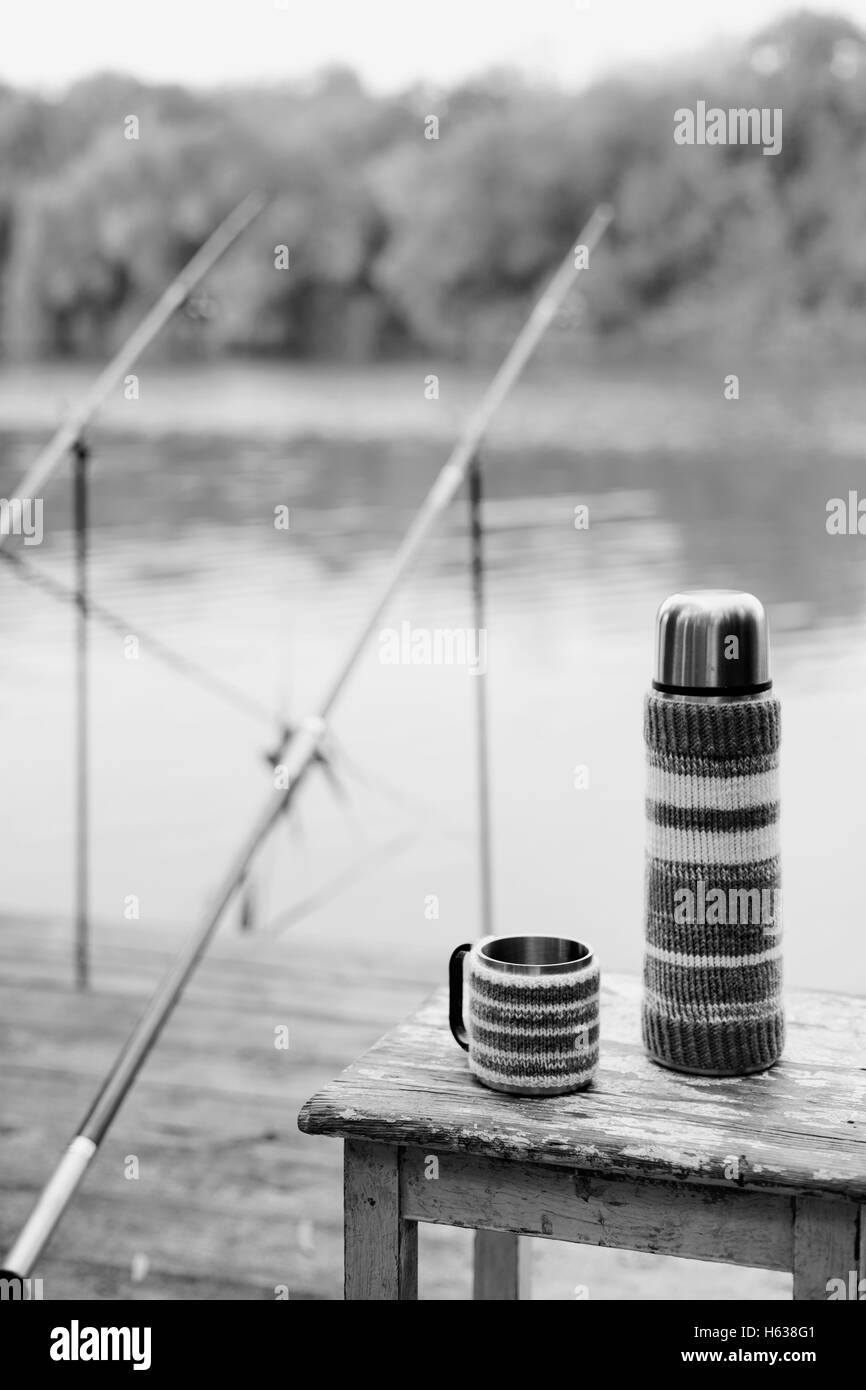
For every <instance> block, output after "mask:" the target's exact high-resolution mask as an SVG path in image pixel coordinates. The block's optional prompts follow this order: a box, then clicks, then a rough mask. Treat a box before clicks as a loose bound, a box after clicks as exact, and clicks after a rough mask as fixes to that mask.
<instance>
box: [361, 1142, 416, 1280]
mask: <svg viewBox="0 0 866 1390" xmlns="http://www.w3.org/2000/svg"><path fill="white" fill-rule="evenodd" d="M399 1160H400V1150H399V1149H398V1148H397V1147H396V1146H395V1145H391V1144H370V1143H368V1142H367V1141H366V1140H356V1139H346V1140H345V1142H344V1145H343V1237H344V1250H345V1284H344V1287H345V1297H346V1298H347V1299H352V1300H363V1301H365V1302H374V1301H379V1300H383V1299H387V1300H391V1299H394V1300H397V1299H402V1300H410V1299H416V1298H417V1297H418V1225H417V1222H415V1221H406V1220H404V1219H403V1217H402V1216H401V1214H400V1168H399Z"/></svg>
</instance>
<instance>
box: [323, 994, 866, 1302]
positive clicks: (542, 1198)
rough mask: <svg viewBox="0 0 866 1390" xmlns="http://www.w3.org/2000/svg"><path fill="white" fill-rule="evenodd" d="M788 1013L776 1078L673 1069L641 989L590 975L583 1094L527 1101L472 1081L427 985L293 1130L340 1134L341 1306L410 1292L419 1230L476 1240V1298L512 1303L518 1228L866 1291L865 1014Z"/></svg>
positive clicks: (853, 1010)
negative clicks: (663, 1056) (650, 1049)
mask: <svg viewBox="0 0 866 1390" xmlns="http://www.w3.org/2000/svg"><path fill="white" fill-rule="evenodd" d="M787 1005H788V1043H787V1047H786V1051H785V1056H784V1058H783V1060H782V1061H781V1062H780V1063H779V1064H778V1066H776V1067H774V1068H773V1069H772V1070H771V1071H769V1072H764V1073H762V1074H760V1075H758V1076H748V1077H741V1078H734V1079H724V1080H718V1079H715V1078H713V1079H705V1078H700V1077H688V1076H680V1075H678V1074H676V1073H674V1072H670V1071H665V1070H664V1069H663V1068H661V1067H658V1066H656V1065H655V1064H654V1063H652V1062H650V1061H649V1059H648V1058H647V1057H646V1055H645V1053H644V1051H643V1048H642V1046H641V1042H640V1031H639V1030H640V1023H639V1019H640V985H639V982H638V981H637V980H635V979H631V978H628V977H623V976H610V975H609V976H604V977H603V978H602V1012H601V1019H602V1041H601V1067H600V1071H599V1076H598V1079H597V1081H596V1083H595V1086H594V1087H593V1088H592V1089H591V1090H589V1091H584V1092H581V1093H578V1094H576V1095H572V1096H562V1097H557V1098H555V1099H550V1100H529V1099H523V1098H519V1097H512V1096H506V1095H500V1094H498V1093H496V1092H494V1091H489V1090H487V1089H486V1088H485V1087H483V1086H481V1085H480V1084H479V1083H478V1082H477V1081H476V1080H475V1079H474V1077H473V1076H472V1075H471V1073H470V1071H469V1068H468V1064H467V1059H466V1054H465V1052H463V1051H461V1049H460V1048H458V1047H457V1045H456V1043H455V1042H454V1041H453V1039H452V1038H451V1035H450V1033H449V1030H448V1022H447V1017H448V1007H447V1000H446V992H445V990H442V991H439V992H437V993H436V994H434V995H433V996H432V997H431V998H430V999H428V1000H427V1002H426V1003H425V1004H424V1005H423V1006H422V1007H421V1008H420V1009H419V1010H418V1011H417V1013H415V1014H413V1015H412V1016H411V1017H410V1018H408V1019H407V1020H406V1021H405V1022H404V1023H402V1024H400V1025H399V1027H397V1028H395V1029H393V1030H392V1031H391V1032H390V1033H387V1034H386V1035H385V1036H384V1037H383V1038H382V1039H380V1041H379V1042H378V1043H377V1044H376V1045H375V1047H373V1048H371V1050H370V1051H369V1052H367V1053H365V1054H364V1055H363V1056H362V1057H360V1058H359V1059H358V1060H357V1061H356V1062H354V1063H353V1064H352V1065H351V1066H350V1067H349V1068H348V1069H347V1070H346V1071H344V1072H343V1073H342V1075H341V1076H339V1077H338V1078H337V1079H336V1080H335V1081H334V1082H332V1083H331V1085H330V1086H328V1087H327V1088H326V1089H325V1090H324V1091H321V1092H319V1093H318V1094H317V1095H315V1096H313V1098H312V1099H311V1100H309V1101H308V1102H307V1104H306V1105H305V1106H304V1108H303V1110H302V1111H301V1114H300V1117H299V1125H300V1128H301V1129H302V1130H304V1131H305V1132H306V1133H308V1134H327V1135H333V1136H334V1137H338V1138H342V1139H343V1140H344V1141H345V1150H344V1173H345V1178H344V1183H345V1185H344V1194H345V1202H344V1228H345V1294H346V1298H347V1299H364V1300H371V1299H414V1298H416V1297H417V1250H418V1245H417V1231H418V1226H417V1223H418V1222H419V1221H430V1222H436V1223H440V1224H444V1225H449V1226H463V1227H470V1228H472V1229H474V1230H476V1231H477V1233H478V1234H477V1235H476V1243H475V1297H476V1298H482V1299H513V1298H517V1297H519V1296H520V1292H521V1270H520V1263H519V1262H520V1254H519V1249H518V1237H519V1236H520V1235H533V1236H548V1237H550V1238H551V1239H553V1240H567V1241H574V1242H576V1243H579V1244H590V1245H604V1246H613V1247H619V1248H622V1249H627V1250H641V1251H651V1252H655V1253H659V1254H664V1255H680V1256H687V1257H690V1258H692V1259H698V1260H716V1261H720V1262H723V1263H728V1264H736V1265H750V1266H755V1267H759V1268H763V1269H775V1270H791V1271H793V1275H794V1298H796V1299H826V1298H828V1297H830V1296H831V1295H832V1294H834V1293H835V1296H837V1297H839V1296H846V1294H847V1296H850V1295H851V1293H852V1292H853V1291H854V1290H856V1289H857V1288H858V1287H860V1288H861V1296H866V1282H864V1283H863V1284H862V1286H861V1285H860V1281H861V1280H864V1281H866V1006H864V1003H863V1001H862V1000H860V999H856V998H854V997H851V996H848V995H841V994H813V993H800V994H794V995H791V996H790V997H789V999H788V1001H787ZM832 1280H839V1281H842V1283H841V1284H833V1283H830V1281H832ZM842 1287H844V1289H845V1290H846V1294H840V1289H841V1288H842ZM524 1294H525V1290H524Z"/></svg>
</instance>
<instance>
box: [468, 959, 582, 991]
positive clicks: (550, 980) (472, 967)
mask: <svg viewBox="0 0 866 1390" xmlns="http://www.w3.org/2000/svg"><path fill="white" fill-rule="evenodd" d="M597 970H598V965H597V964H596V961H595V957H594V956H590V958H589V959H588V961H587V963H586V964H585V965H576V966H575V967H574V969H573V970H565V971H561V972H560V973H559V974H557V973H556V972H555V971H554V972H552V973H550V974H548V975H529V974H527V973H525V972H524V971H522V970H520V971H511V970H495V969H491V967H490V966H489V965H485V964H484V962H483V961H482V960H481V959H480V957H479V956H478V954H477V953H476V951H474V950H473V951H472V953H471V954H470V957H469V973H470V978H471V977H472V976H473V975H476V976H478V977H479V979H482V980H484V981H485V982H486V983H487V984H491V985H498V986H499V987H500V989H504V990H507V989H513V988H520V989H532V990H554V991H555V990H562V989H565V988H571V986H572V985H579V984H582V983H583V982H584V981H585V980H588V979H589V978H590V977H591V975H592V974H593V972H595V971H597ZM498 1002H499V1001H498V1000H497V1003H498Z"/></svg>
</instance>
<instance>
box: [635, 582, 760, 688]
mask: <svg viewBox="0 0 866 1390" xmlns="http://www.w3.org/2000/svg"><path fill="white" fill-rule="evenodd" d="M771 685H772V681H771V680H770V640H769V629H768V626H767V615H766V613H765V612H764V607H763V604H761V603H760V602H759V600H758V599H756V598H755V596H754V594H746V593H742V592H740V591H739V590H737V589H694V590H691V591H690V592H689V593H684V594H671V596H670V598H666V599H665V601H664V603H663V604H662V606H661V608H660V609H659V611H658V616H657V618H656V670H655V679H654V681H653V687H654V688H655V689H656V690H661V691H663V692H665V693H668V694H672V695H729V696H730V695H756V694H758V693H759V692H760V691H762V690H769V689H770V686H771Z"/></svg>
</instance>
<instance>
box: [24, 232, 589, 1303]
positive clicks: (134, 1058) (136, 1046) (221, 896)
mask: <svg viewBox="0 0 866 1390" xmlns="http://www.w3.org/2000/svg"><path fill="white" fill-rule="evenodd" d="M612 216H613V213H612V210H611V209H610V208H609V207H607V206H604V205H603V206H601V207H598V208H597V209H596V211H595V212H594V213H593V214H592V216H591V217H590V219H589V222H588V223H587V224H586V226H585V227H584V229H583V231H582V232H581V234H580V236H579V238H578V242H577V245H578V246H581V247H585V248H586V250H587V252H588V254H589V256H591V255H592V253H593V252H594V250H595V248H596V247H597V245H598V243H599V242H600V240H601V238H602V237H603V236H604V233H605V231H606V230H607V228H608V226H609V225H610V222H611V219H612ZM584 264H585V261H584V258H583V257H581V258H579V259H578V257H577V256H576V255H575V253H574V249H573V248H570V249H569V252H568V255H567V256H566V257H565V259H564V260H563V262H562V264H561V265H560V266H559V269H558V270H557V271H556V273H555V274H554V276H553V278H552V279H551V280H550V282H549V284H548V285H547V287H546V289H545V290H544V291H543V292H542V294H541V296H540V297H539V299H538V300H537V301H536V303H535V305H534V307H533V309H532V312H531V313H530V315H529V318H528V319H527V320H526V322H525V324H524V325H523V327H522V329H521V330H520V333H519V334H518V335H517V338H516V339H515V340H514V342H513V344H512V346H511V348H510V349H509V351H508V353H507V354H506V357H505V359H504V361H503V362H502V365H501V366H500V368H499V370H498V371H497V373H496V375H495V376H494V378H493V380H492V381H491V383H490V385H489V386H488V388H487V390H486V392H485V393H484V396H483V397H482V399H481V402H480V404H479V406H478V408H477V409H476V411H475V413H474V415H473V416H472V417H471V419H470V421H469V423H468V425H467V427H466V429H465V431H464V433H463V435H462V436H461V438H460V439H459V441H458V442H457V444H456V445H455V447H454V449H453V450H452V451H451V454H450V455H449V457H448V459H447V460H446V462H445V464H444V465H443V467H442V469H441V471H440V473H439V474H438V476H437V478H436V480H435V482H434V483H433V486H432V487H431V489H430V491H429V492H428V494H427V496H426V498H425V499H424V501H423V503H422V504H421V507H420V509H419V511H418V513H417V514H416V516H415V519H414V521H413V522H412V524H411V525H410V527H409V529H408V531H407V532H406V535H405V537H404V539H403V541H402V542H401V544H400V546H399V547H398V549H397V552H396V554H395V555H394V558H393V560H392V562H391V564H390V566H389V569H388V572H387V574H386V576H385V578H384V580H383V582H382V584H381V586H380V588H379V592H378V594H377V595H376V598H375V600H374V602H373V604H372V606H371V608H370V611H369V614H368V616H367V618H366V619H365V620H364V622H363V623H362V624H361V627H360V628H359V631H358V634H357V636H356V638H355V640H354V641H353V642H352V644H351V646H350V647H349V649H348V651H347V652H346V654H345V655H344V657H343V659H342V661H341V662H340V663H339V664H338V666H337V668H336V670H335V672H334V674H333V676H332V678H331V680H330V682H329V683H328V685H327V686H326V688H325V691H324V694H323V696H322V699H321V701H320V702H319V705H318V707H317V710H316V712H315V713H314V714H310V715H308V716H307V717H306V718H305V719H304V720H302V721H301V723H300V725H299V726H298V727H297V729H296V731H295V733H294V735H293V737H292V739H291V741H290V743H289V745H288V749H287V752H286V761H285V764H284V765H282V771H283V778H282V782H283V786H282V787H281V790H280V793H279V795H278V796H276V797H274V796H272V797H271V799H270V800H269V802H268V804H267V805H266V806H265V807H264V808H263V810H262V812H261V814H260V815H259V817H258V819H257V820H256V822H255V824H254V825H253V827H252V829H251V831H250V833H249V835H248V837H247V839H246V840H245V842H244V844H243V846H242V847H241V850H240V852H239V853H238V855H237V857H236V859H235V860H234V861H233V863H232V864H231V865H230V866H229V868H228V869H227V871H226V873H225V875H224V877H223V880H222V883H221V884H220V887H219V889H218V890H217V893H216V895H215V897H214V900H213V903H212V905H211V906H210V908H209V909H208V910H207V912H206V913H205V915H204V917H203V919H202V921H201V922H200V923H199V925H198V926H197V927H196V929H195V931H194V932H193V933H192V935H191V936H190V938H189V939H188V941H187V943H186V944H185V946H184V947H183V949H182V950H181V952H180V954H179V955H178V957H177V959H176V960H175V961H174V962H173V964H172V965H171V966H170V967H169V969H168V972H167V973H166V975H165V976H164V978H163V980H162V981H161V982H160V984H159V985H158V986H157V989H156V991H155V993H154V994H153V995H152V997H151V999H150V1000H149V1001H148V1003H147V1005H146V1006H145V1009H144V1012H143V1013H142V1015H141V1017H140V1018H139V1020H138V1023H137V1024H136V1025H135V1027H134V1028H133V1030H132V1033H131V1034H130V1036H129V1038H128V1039H127V1042H126V1043H125V1044H124V1046H123V1048H122V1049H121V1051H120V1054H119V1055H118V1057H117V1059H116V1061H115V1062H114V1064H113V1066H112V1067H111V1069H110V1071H109V1072H108V1075H107V1076H106V1078H105V1080H104V1081H103V1083H102V1085H101V1087H100V1089H99V1091H98V1093H97V1095H96V1098H95V1099H94V1101H93V1103H92V1105H91V1106H90V1109H89V1110H88V1112H87V1114H86V1115H85V1117H84V1120H83V1121H82V1123H81V1125H80V1127H79V1129H78V1131H77V1133H76V1134H75V1137H74V1138H73V1139H72V1142H71V1143H70V1144H69V1147H68V1148H67V1149H66V1151H65V1153H64V1154H63V1156H62V1157H61V1159H60V1162H59V1163H58V1164H57V1167H56V1168H55V1170H54V1173H53V1174H52V1176H51V1178H50V1179H49V1181H48V1183H47V1185H46V1186H45V1187H44V1188H43V1190H42V1193H41V1194H40V1196H39V1198H38V1199H37V1202H36V1205H35V1207H34V1208H33V1210H32V1212H31V1213H30V1216H29V1217H28V1218H27V1221H26V1222H25V1225H24V1227H23V1229H22V1231H21V1233H20V1234H19V1236H18V1239H17V1240H16V1241H15V1243H14V1245H13V1246H12V1249H11V1250H10V1251H9V1254H8V1255H7V1257H6V1261H5V1266H6V1267H5V1270H4V1271H3V1273H4V1274H5V1275H6V1276H7V1277H16V1276H17V1277H20V1278H26V1277H27V1276H28V1275H29V1274H30V1271H31V1270H32V1269H33V1266H34V1264H35V1262H36V1260H37V1259H38V1258H39V1256H40V1254H41V1253H42V1251H43V1250H44V1248H45V1246H46V1244H47V1242H48V1240H49V1238H50V1236H51V1234H52V1232H53V1231H54V1228H55V1227H56V1225H57V1223H58V1222H59V1220H60V1218H61V1217H62V1215H63V1213H64V1211H65V1210H66V1207H67V1205H68V1204H69V1202H70V1200H71V1199H72V1196H73V1195H74V1193H75V1191H76V1189H77V1188H78V1185H79V1183H80V1182H81V1180H82V1178H83V1177H84V1174H85V1173H86V1172H87V1169H88V1168H89V1166H90V1164H91V1162H92V1161H93V1158H94V1156H95V1154H96V1153H97V1151H98V1149H99V1145H100V1143H101V1142H102V1140H103V1138H104V1137H105V1135H106V1133H107V1132H108V1129H109V1127H110V1125H111V1122H112V1120H113V1119H114V1116H115V1115H116V1113H117V1111H118V1109H119V1107H120V1105H121V1104H122V1102H123V1100H124V1098H125V1096H126V1094H127V1092H128V1090H129V1088H130V1086H131V1085H132V1083H133V1081H134V1080H135V1078H136V1076H137V1074H138V1072H139V1070H140V1069H141V1067H142V1065H143V1064H144V1062H145V1060H146V1058H147V1056H148V1054H149V1053H150V1050H151V1048H152V1047H153V1045H154V1043H155V1042H156V1040H157V1038H158V1037H159V1034H160V1032H161V1030H162V1028H163V1025H164V1024H165V1022H166V1020H167V1019H168V1017H169V1015H170V1014H171V1011H172V1009H173V1008H174V1006H175V1004H176V1003H177V1001H178V999H179V998H180V995H181V993H182V991H183V989H184V986H185V985H186V983H187V981H188V980H189V978H190V976H191V975H192V973H193V971H194V969H195V967H196V965H197V964H198V962H199V961H200V960H201V958H202V956H203V954H204V952H205V950H206V949H207V946H208V944H209V942H210V940H211V938H212V936H213V934H214V932H215V931H216V929H217V927H218V925H219V923H220V920H221V918H222V915H223V913H224V912H225V910H226V908H227V907H228V905H229V903H230V902H231V901H232V899H233V897H234V895H235V893H236V891H237V889H238V886H239V884H240V883H241V882H242V881H243V879H244V878H245V877H246V874H247V873H248V871H249V868H250V865H251V863H252V861H253V859H254V857H255V855H256V852H257V851H258V849H259V846H260V845H261V844H262V843H263V842H264V840H265V839H266V838H267V836H268V835H269V833H270V831H271V830H272V829H273V827H274V826H275V825H276V823H277V821H279V819H280V817H281V816H282V814H283V812H284V811H285V810H286V809H287V808H288V806H289V805H290V804H291V801H292V800H293V798H294V796H295V793H296V792H297V790H298V787H299V786H300V785H301V782H302V781H303V779H304V776H305V775H306V773H307V772H308V770H309V768H310V766H311V764H312V763H313V761H314V760H315V757H316V754H317V753H318V751H319V748H320V744H321V742H322V739H323V737H324V734H325V729H326V722H327V718H328V715H329V714H330V713H331V711H332V709H333V708H334V705H335V704H336V703H337V700H338V699H339V697H340V695H341V694H342V692H343V689H344V688H345V685H346V682H347V681H348V679H349V677H350V675H351V674H352V672H353V670H354V669H355V666H356V665H357V662H358V659H359V657H360V656H361V653H362V652H363V650H364V647H365V645H366V643H367V641H368V639H369V637H370V635H371V634H372V632H373V631H374V629H375V627H376V624H377V623H378V621H379V619H380V617H381V615H382V612H383V610H384V609H385V607H386V606H387V604H388V603H389V602H390V600H391V598H392V596H393V594H394V592H395V590H396V589H397V587H398V585H399V584H400V582H401V581H402V579H403V577H404V575H405V574H406V572H407V570H408V569H409V567H410V566H411V564H412V562H413V561H414V560H415V559H416V558H417V555H418V552H419V551H420V549H421V546H422V544H423V542H424V540H425V539H426V537H427V535H428V533H429V531H430V530H431V528H432V527H433V525H434V523H435V522H436V521H437V520H438V518H439V516H440V515H441V514H442V512H443V511H444V510H445V509H446V507H447V506H448V505H449V503H450V502H451V501H452V499H453V498H454V496H455V494H456V493H457V491H458V489H459V488H460V486H461V485H462V483H463V481H464V479H465V477H466V474H467V471H468V469H469V466H470V464H471V462H472V459H473V457H474V455H475V453H476V451H477V449H478V447H479V445H480V444H481V441H482V439H483V438H484V435H485V433H486V431H487V429H488V427H489V425H490V422H491V420H492V419H493V416H494V415H495V413H496V411H497V410H498V409H499V407H500V406H501V404H502V402H503V401H504V400H505V398H506V396H507V395H508V392H509V391H510V390H511V388H512V387H513V386H514V384H515V383H516V382H517V380H518V378H519V377H520V375H521V373H522V372H523V369H524V367H525V366H526V364H527V362H528V361H529V359H530V357H531V356H532V354H533V352H534V351H535V349H536V348H537V347H538V344H539V343H540V342H541V339H542V338H543V336H544V334H545V332H546V331H547V329H548V328H549V327H550V325H551V323H552V322H553V320H554V318H555V317H556V315H557V314H558V312H559V310H560V308H561V306H562V304H563V303H564V300H565V297H566V295H567V293H568V291H569V290H570V288H571V286H572V284H573V283H574V281H575V280H576V279H577V277H578V276H579V275H580V273H581V271H582V269H583V268H584Z"/></svg>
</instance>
